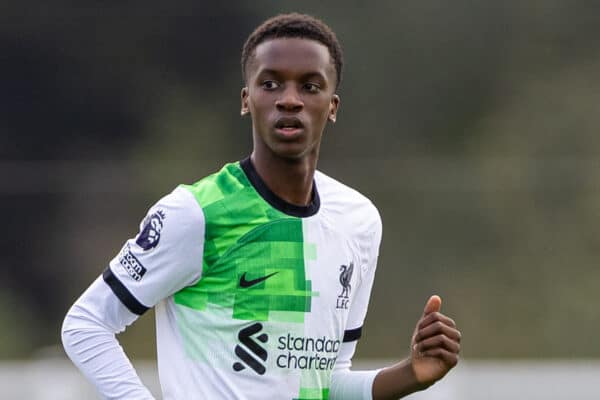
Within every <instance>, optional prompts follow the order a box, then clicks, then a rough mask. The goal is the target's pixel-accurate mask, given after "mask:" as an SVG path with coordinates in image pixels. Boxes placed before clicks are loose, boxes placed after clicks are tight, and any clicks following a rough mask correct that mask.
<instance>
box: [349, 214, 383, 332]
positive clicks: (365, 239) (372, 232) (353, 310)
mask: <svg viewBox="0 0 600 400" xmlns="http://www.w3.org/2000/svg"><path fill="white" fill-rule="evenodd" d="M371 211H372V212H371V213H370V214H371V215H370V218H369V220H370V223H369V224H368V227H367V228H366V229H365V230H364V231H363V232H362V234H361V242H362V245H361V246H360V248H361V250H362V252H363V255H364V261H363V262H361V264H362V265H361V267H360V268H361V270H360V276H361V278H360V283H359V285H358V290H357V292H356V295H355V297H354V299H353V301H352V304H351V305H350V310H349V314H348V320H347V322H346V330H345V332H344V342H352V341H355V340H358V339H359V338H360V336H361V334H362V327H363V323H364V320H365V317H366V315H367V308H368V306H369V298H370V297H371V288H372V287H373V281H374V279H375V270H376V268H377V258H378V256H379V246H380V244H381V228H382V227H381V217H380V216H379V213H378V212H377V210H376V209H375V207H374V206H373V208H372V209H371Z"/></svg>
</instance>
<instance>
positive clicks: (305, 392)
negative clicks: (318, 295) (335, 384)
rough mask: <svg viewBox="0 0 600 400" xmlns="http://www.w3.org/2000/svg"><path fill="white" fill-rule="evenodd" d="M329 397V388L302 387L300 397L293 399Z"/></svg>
mask: <svg viewBox="0 0 600 400" xmlns="http://www.w3.org/2000/svg"><path fill="white" fill-rule="evenodd" d="M328 398H329V389H321V388H300V395H299V397H297V398H295V399H293V400H327V399H328Z"/></svg>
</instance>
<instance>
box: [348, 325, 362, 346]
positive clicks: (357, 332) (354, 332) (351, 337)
mask: <svg viewBox="0 0 600 400" xmlns="http://www.w3.org/2000/svg"><path fill="white" fill-rule="evenodd" d="M361 335H362V326H360V327H358V328H355V329H349V330H347V331H344V343H345V342H353V341H355V340H358V339H360V337H361Z"/></svg>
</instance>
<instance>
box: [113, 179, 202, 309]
mask: <svg viewBox="0 0 600 400" xmlns="http://www.w3.org/2000/svg"><path fill="white" fill-rule="evenodd" d="M204 230H205V223H204V214H203V212H202V209H201V207H200V205H199V204H198V202H197V201H196V199H195V198H194V196H193V195H192V194H191V193H190V192H189V191H187V190H186V189H184V188H182V187H178V188H176V189H175V190H174V191H173V192H172V193H170V194H169V195H167V196H165V197H163V198H162V199H161V200H160V201H158V202H157V203H156V204H155V205H154V206H153V207H151V208H150V210H149V211H148V213H147V215H146V217H145V218H144V219H143V221H142V222H141V224H140V231H139V233H138V234H137V235H136V236H135V237H134V238H132V239H129V240H127V242H125V245H124V246H123V248H122V249H121V251H120V252H119V254H117V256H116V257H115V258H114V259H113V260H112V261H111V262H110V264H109V266H108V268H107V269H106V270H105V271H104V273H103V275H102V276H103V279H104V281H105V282H106V283H107V284H108V286H110V288H111V289H112V291H113V293H114V294H115V295H116V296H117V297H118V298H119V299H120V300H121V302H122V303H123V304H124V305H125V306H127V308H128V309H129V310H130V311H132V312H134V313H135V314H138V315H141V314H142V313H144V312H145V311H146V310H147V309H148V308H149V307H152V306H154V305H155V304H156V303H158V302H159V301H160V300H162V299H164V298H166V297H169V296H171V295H172V294H174V293H175V292H177V291H179V290H181V289H182V288H184V287H186V286H190V285H192V284H194V283H195V282H197V281H198V280H199V279H200V277H201V275H202V256H203V252H204Z"/></svg>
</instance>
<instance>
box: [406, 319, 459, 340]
mask: <svg viewBox="0 0 600 400" xmlns="http://www.w3.org/2000/svg"><path fill="white" fill-rule="evenodd" d="M440 334H442V335H446V336H448V337H449V338H450V339H452V340H454V341H456V342H458V343H460V340H461V338H462V334H461V333H460V331H459V330H458V329H456V328H454V327H452V326H450V325H447V324H444V323H443V322H441V321H436V322H434V323H432V324H430V325H427V326H426V327H425V328H423V329H419V330H417V332H415V342H421V341H423V340H425V339H427V338H430V337H432V336H436V335H440Z"/></svg>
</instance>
